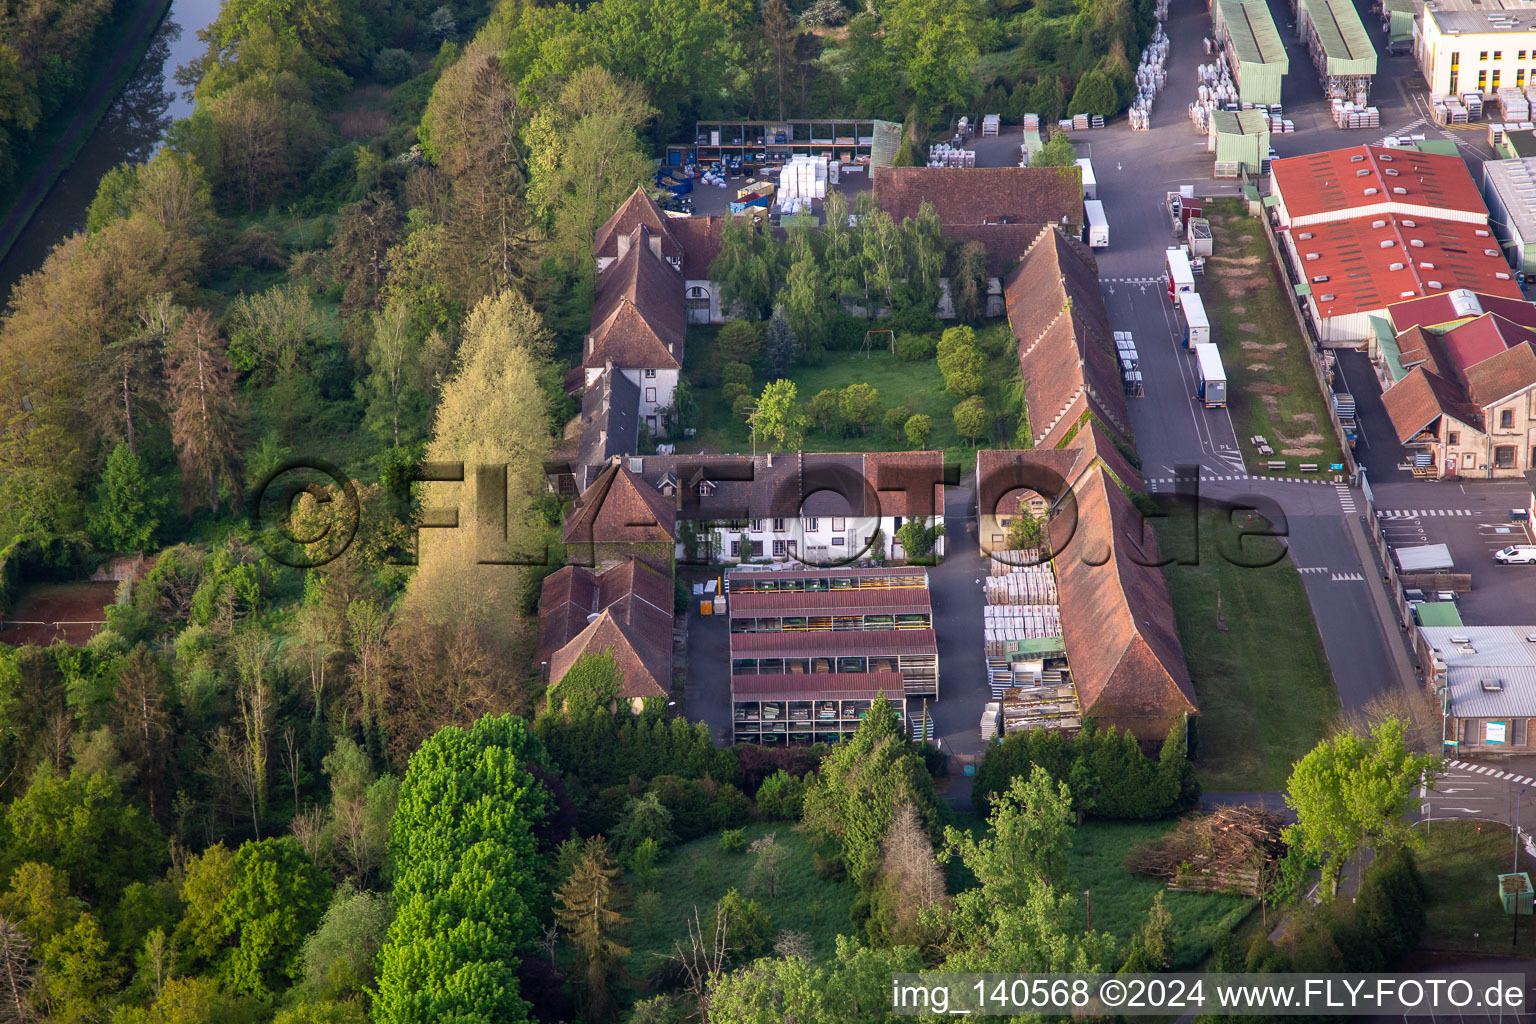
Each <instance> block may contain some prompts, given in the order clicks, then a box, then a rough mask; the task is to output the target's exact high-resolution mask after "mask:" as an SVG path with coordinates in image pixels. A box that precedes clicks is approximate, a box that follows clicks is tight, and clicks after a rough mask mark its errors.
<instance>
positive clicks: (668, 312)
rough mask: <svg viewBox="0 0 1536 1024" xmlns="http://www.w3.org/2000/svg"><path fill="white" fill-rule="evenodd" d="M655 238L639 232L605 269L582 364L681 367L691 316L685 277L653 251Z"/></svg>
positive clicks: (641, 231)
mask: <svg viewBox="0 0 1536 1024" xmlns="http://www.w3.org/2000/svg"><path fill="white" fill-rule="evenodd" d="M657 237H660V236H655V235H652V234H651V233H650V232H649V230H648V229H647V228H646V227H644V226H641V227H637V228H635V233H634V234H633V235H632V236H630V244H629V248H628V251H626V252H625V253H624V255H622V256H620V257H619V258H618V259H617V260H615V261H614V262H613V263H610V264H609V265H608V267H607V269H605V270H604V271H603V274H602V276H601V277H600V278H599V279H598V283H597V301H596V303H595V304H594V305H593V308H592V331H591V334H590V335H589V336H588V344H587V351H586V355H585V357H584V358H583V359H582V365H583V366H587V367H601V366H605V365H606V364H607V363H608V361H609V360H610V359H611V360H612V361H613V365H614V366H616V367H619V368H620V369H641V368H648V369H670V370H676V369H680V368H681V367H682V364H683V337H684V333H685V332H686V330H687V313H686V312H685V311H684V309H683V277H682V275H681V274H680V273H678V272H677V271H676V270H674V269H673V268H672V267H671V266H670V265H669V264H668V263H667V262H666V260H664V259H660V258H658V257H657V256H656V255H655V254H654V253H653V252H652V251H651V245H650V240H651V239H652V238H657Z"/></svg>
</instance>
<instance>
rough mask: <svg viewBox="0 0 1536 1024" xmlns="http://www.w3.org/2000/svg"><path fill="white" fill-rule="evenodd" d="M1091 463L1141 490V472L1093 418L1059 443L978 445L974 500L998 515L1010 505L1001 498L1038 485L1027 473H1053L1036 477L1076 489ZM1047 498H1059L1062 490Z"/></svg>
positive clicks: (987, 512)
mask: <svg viewBox="0 0 1536 1024" xmlns="http://www.w3.org/2000/svg"><path fill="white" fill-rule="evenodd" d="M1095 466H1100V467H1102V468H1103V469H1105V470H1107V471H1108V473H1109V475H1110V479H1111V481H1112V482H1114V483H1116V484H1119V485H1122V486H1124V487H1128V488H1130V489H1131V490H1133V491H1139V490H1141V489H1142V486H1143V485H1142V478H1141V473H1139V472H1138V471H1137V470H1136V468H1135V467H1134V466H1132V465H1131V463H1130V461H1129V460H1128V459H1126V457H1125V456H1124V455H1122V454H1121V453H1120V451H1119V449H1117V448H1116V447H1115V445H1114V442H1113V441H1111V440H1110V438H1109V435H1107V434H1105V433H1104V431H1103V430H1101V429H1099V425H1098V424H1097V423H1093V422H1092V421H1090V422H1089V424H1088V426H1086V427H1084V428H1082V429H1080V430H1079V431H1078V432H1077V434H1076V435H1075V436H1074V437H1073V439H1072V440H1071V441H1070V442H1069V443H1068V444H1067V445H1066V446H1065V447H1062V448H1035V449H1030V450H1021V449H1009V448H983V449H982V450H981V451H979V452H977V453H976V480H977V499H978V501H979V502H980V503H981V504H980V508H981V514H982V515H991V514H993V512H994V510H995V511H996V512H997V514H999V515H1009V514H1011V513H1012V512H1013V511H1014V509H1013V508H1010V507H1008V505H1009V504H1011V502H1005V501H1004V499H1005V498H1008V496H1009V495H1011V494H1014V493H1015V492H1017V491H1019V490H1021V489H1022V488H1028V489H1029V490H1035V491H1037V493H1038V492H1039V489H1038V488H1036V487H1030V486H1029V483H1028V480H1029V479H1030V476H1031V473H1032V472H1039V471H1043V472H1044V473H1046V474H1055V477H1054V478H1052V477H1050V476H1041V477H1040V478H1039V479H1041V480H1042V482H1043V483H1044V484H1046V485H1049V484H1052V483H1056V481H1058V480H1059V481H1060V483H1061V484H1064V485H1065V486H1066V488H1067V489H1069V490H1075V489H1076V487H1077V485H1078V483H1079V482H1081V481H1082V480H1083V478H1084V477H1085V476H1087V474H1088V472H1089V471H1090V470H1091V469H1093V468H1094V467H1095ZM1025 467H1027V468H1025ZM1021 496H1022V495H1021ZM1050 497H1052V498H1054V499H1058V500H1059V499H1061V498H1063V497H1065V495H1064V494H1055V495H1051V496H1050Z"/></svg>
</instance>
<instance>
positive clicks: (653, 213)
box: [592, 188, 683, 259]
mask: <svg viewBox="0 0 1536 1024" xmlns="http://www.w3.org/2000/svg"><path fill="white" fill-rule="evenodd" d="M642 224H643V225H645V226H646V227H647V228H649V229H650V230H651V233H652V234H654V235H657V236H659V237H660V238H661V240H662V241H661V254H662V256H664V257H666V258H668V259H682V257H683V249H682V246H681V245H680V244H679V243H678V240H677V238H676V237H674V236H673V234H672V231H671V224H672V218H670V217H668V216H667V215H666V214H665V213H663V212H662V209H661V207H659V206H657V205H656V204H655V203H654V202H653V201H652V200H651V198H650V197H649V196H647V195H646V194H645V190H644V189H642V188H636V189H635V190H634V191H633V192H631V193H630V194H629V198H628V199H626V200H624V202H623V203H622V204H621V205H620V206H619V208H618V209H617V210H615V211H613V215H612V216H611V217H609V218H608V219H607V220H606V221H604V222H603V226H602V227H600V228H598V229H597V234H596V235H594V236H593V239H592V255H593V256H595V257H597V258H603V257H617V256H618V255H619V239H620V238H621V237H628V236H629V235H632V234H634V231H635V228H637V227H640V226H641V225H642Z"/></svg>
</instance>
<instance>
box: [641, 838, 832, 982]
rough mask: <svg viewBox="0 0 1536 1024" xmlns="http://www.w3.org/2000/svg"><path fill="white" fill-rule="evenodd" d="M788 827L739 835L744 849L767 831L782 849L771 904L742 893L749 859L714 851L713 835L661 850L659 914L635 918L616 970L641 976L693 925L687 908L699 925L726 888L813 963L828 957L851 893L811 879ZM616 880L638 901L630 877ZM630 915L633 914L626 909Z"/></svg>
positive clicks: (801, 845) (804, 841)
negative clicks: (798, 936)
mask: <svg viewBox="0 0 1536 1024" xmlns="http://www.w3.org/2000/svg"><path fill="white" fill-rule="evenodd" d="M793 824H794V823H793V822H783V821H781V822H774V823H771V824H770V823H766V822H758V823H755V824H752V825H748V826H747V829H746V835H747V843H748V844H749V845H750V844H751V842H752V841H753V840H754V839H757V838H758V837H760V836H762V835H765V834H767V833H769V832H773V833H775V834H776V836H777V839H778V842H779V843H780V844H782V845H783V846H785V847H787V848H788V849H789V851H790V857H789V859H788V860H787V861H785V863H784V872H783V878H782V880H781V882H780V883H779V887H778V891H777V894H776V895H775V896H774V898H773V899H769V898H768V894H767V893H766V892H756V893H754V892H751V891H750V887H749V885H748V881H747V879H748V875H749V873H750V871H751V868H752V863H753V855H752V854H751V853H746V852H743V853H723V852H721V850H720V837H719V835H710V836H705V837H704V838H703V839H696V840H694V841H693V842H691V843H684V844H682V845H681V846H678V847H676V848H674V849H672V850H670V851H668V852H667V854H666V855H665V856H664V857H663V858H662V861H661V864H660V865H659V867H660V873H659V875H658V877H657V880H656V882H655V890H656V892H658V893H660V894H661V909H660V911H659V912H658V913H657V914H656V915H655V917H654V918H652V919H650V920H648V921H646V920H640V919H639V918H638V917H636V920H635V922H634V923H633V924H632V925H631V926H630V929H629V938H628V942H629V945H630V954H629V956H628V958H626V960H625V962H624V966H625V968H626V970H627V971H628V972H629V973H630V975H632V976H633V977H637V978H638V977H642V976H643V975H644V974H645V972H646V969H647V968H648V967H650V966H652V965H653V964H654V963H655V961H656V959H657V958H658V957H661V958H665V957H667V956H669V955H671V953H672V952H673V943H674V942H676V941H678V940H682V941H683V942H684V943H686V942H687V939H688V930H687V927H686V926H685V923H684V922H686V921H690V920H692V919H693V911H694V908H695V907H697V908H698V911H699V919H700V920H701V921H705V922H706V923H707V921H708V918H709V913H710V910H711V909H712V908H713V907H714V905H715V902H716V901H717V900H719V899H720V897H721V896H724V895H725V893H726V891H727V890H728V889H731V888H736V889H739V890H741V892H742V894H743V895H746V896H750V897H751V898H752V899H755V900H756V901H757V902H758V903H759V904H760V905H761V906H762V908H763V910H764V911H765V912H766V913H767V914H768V916H769V918H770V919H771V921H772V923H773V927H774V930H775V931H776V932H780V931H785V930H790V931H797V932H804V933H805V934H806V935H807V936H809V937H810V940H811V943H812V945H813V946H814V947H815V950H816V956H817V957H818V958H822V959H824V958H826V957H830V956H831V955H832V954H833V952H834V951H835V950H836V946H837V936H838V934H839V933H842V932H847V931H849V930H850V927H849V924H848V910H849V908H850V907H851V906H852V905H853V897H854V887H853V886H852V885H851V884H849V883H847V882H830V881H827V880H826V879H824V878H822V877H820V876H819V875H817V874H816V870H815V867H814V866H813V865H812V862H811V844H810V840H809V838H808V837H807V836H806V835H804V834H803V833H801V832H797V831H794V829H793ZM624 880H625V882H626V884H628V885H629V886H630V889H631V891H632V892H634V893H635V895H638V892H637V891H636V890H638V888H639V887H638V886H637V885H636V884H635V880H634V878H633V876H632V875H626V876H625V879H624ZM630 913H631V916H635V914H634V911H633V910H632V911H631V912H630Z"/></svg>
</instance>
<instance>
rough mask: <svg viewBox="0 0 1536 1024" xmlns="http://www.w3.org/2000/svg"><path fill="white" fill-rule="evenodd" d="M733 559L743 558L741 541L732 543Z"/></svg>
mask: <svg viewBox="0 0 1536 1024" xmlns="http://www.w3.org/2000/svg"><path fill="white" fill-rule="evenodd" d="M731 557H732V558H740V557H741V541H739V540H733V541H731Z"/></svg>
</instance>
